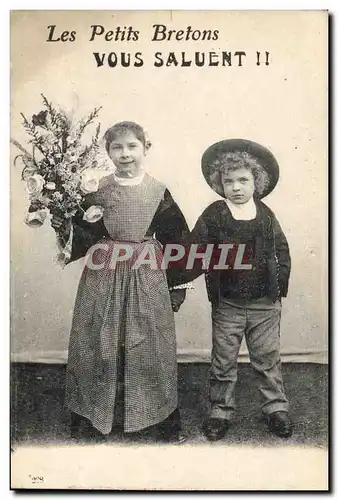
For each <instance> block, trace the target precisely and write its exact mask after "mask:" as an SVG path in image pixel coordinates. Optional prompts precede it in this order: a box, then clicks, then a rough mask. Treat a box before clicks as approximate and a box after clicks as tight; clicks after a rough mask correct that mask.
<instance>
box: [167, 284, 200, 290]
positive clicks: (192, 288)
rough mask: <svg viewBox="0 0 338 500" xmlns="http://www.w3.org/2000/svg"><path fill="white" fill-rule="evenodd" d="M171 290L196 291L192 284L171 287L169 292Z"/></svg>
mask: <svg viewBox="0 0 338 500" xmlns="http://www.w3.org/2000/svg"><path fill="white" fill-rule="evenodd" d="M171 290H195V287H194V285H192V284H191V283H183V284H182V285H175V286H171V287H169V291H171Z"/></svg>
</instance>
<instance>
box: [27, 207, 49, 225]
mask: <svg viewBox="0 0 338 500" xmlns="http://www.w3.org/2000/svg"><path fill="white" fill-rule="evenodd" d="M46 217H47V212H46V211H45V210H36V211H35V212H28V214H27V215H26V218H25V223H26V224H27V226H29V227H40V226H42V225H43V223H44V222H45V220H46Z"/></svg>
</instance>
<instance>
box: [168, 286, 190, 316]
mask: <svg viewBox="0 0 338 500" xmlns="http://www.w3.org/2000/svg"><path fill="white" fill-rule="evenodd" d="M186 293H187V291H186V290H185V289H177V290H170V300H171V307H172V310H173V311H174V312H178V311H179V309H180V307H181V305H182V304H183V302H184V300H185V296H186Z"/></svg>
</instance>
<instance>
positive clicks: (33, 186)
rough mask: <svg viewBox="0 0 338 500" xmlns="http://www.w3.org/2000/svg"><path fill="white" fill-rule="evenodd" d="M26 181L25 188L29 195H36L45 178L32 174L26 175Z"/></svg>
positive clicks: (39, 191) (40, 189)
mask: <svg viewBox="0 0 338 500" xmlns="http://www.w3.org/2000/svg"><path fill="white" fill-rule="evenodd" d="M26 182H27V190H28V192H29V194H30V195H31V196H37V195H38V194H40V193H41V191H42V188H43V186H44V184H45V180H44V178H43V177H42V175H40V174H34V175H31V176H30V177H27V179H26Z"/></svg>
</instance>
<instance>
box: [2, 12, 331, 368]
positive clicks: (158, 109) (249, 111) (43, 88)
mask: <svg viewBox="0 0 338 500" xmlns="http://www.w3.org/2000/svg"><path fill="white" fill-rule="evenodd" d="M93 24H100V25H103V26H104V28H105V30H106V31H108V30H115V29H116V27H117V26H120V27H122V28H123V27H124V26H126V27H127V28H128V27H129V26H132V27H133V29H134V30H137V31H139V33H140V36H139V40H138V41H129V42H114V41H105V40H104V39H103V37H97V38H96V39H95V40H94V41H92V42H89V38H90V35H91V25H93ZM154 24H164V25H166V26H167V28H168V29H175V30H180V29H183V30H186V28H187V27H188V26H191V27H192V28H193V29H195V30H197V29H199V30H204V29H211V30H218V31H219V37H218V40H216V41H186V42H184V41H163V42H155V41H151V37H152V34H153V28H152V26H153V25H154ZM50 25H56V33H57V32H58V33H57V34H58V35H59V36H60V34H61V32H62V31H65V30H68V31H72V30H75V31H76V40H75V41H74V42H61V41H59V42H46V39H47V37H48V32H49V30H48V29H47V27H48V26H50ZM300 34H301V36H300ZM11 45H12V46H11V136H12V138H15V139H16V140H18V141H19V142H21V143H22V144H25V141H26V139H27V136H26V134H25V132H24V130H23V127H22V125H21V123H22V118H21V115H20V112H23V113H24V114H25V115H26V116H27V117H31V116H32V114H34V113H35V114H36V113H38V112H39V111H40V110H42V109H43V107H42V101H41V96H40V93H43V94H44V95H45V96H46V97H47V98H48V99H49V100H51V101H52V103H53V104H55V105H60V106H61V107H63V108H66V109H67V110H70V109H71V108H72V106H74V103H76V99H78V107H77V109H76V112H75V116H78V117H81V116H85V115H87V114H89V113H90V111H91V110H92V109H93V108H94V107H99V106H102V110H101V112H100V116H99V121H100V122H101V125H102V130H103V131H104V130H106V129H107V128H108V127H109V126H111V125H113V124H114V123H116V122H118V121H121V120H133V121H136V122H138V123H140V124H141V125H142V126H144V127H145V129H146V130H147V132H148V134H149V138H150V140H151V141H152V144H153V147H152V149H151V150H150V153H149V156H148V163H147V169H148V172H149V173H150V174H151V175H154V176H155V177H156V178H157V179H159V180H161V181H163V182H165V183H166V185H167V186H168V188H169V190H170V191H171V193H172V195H173V196H174V198H175V200H176V201H177V203H178V204H179V206H180V208H181V210H182V211H183V213H184V215H185V216H186V219H187V222H188V224H189V226H190V228H192V227H193V225H194V223H195V221H196V219H197V217H198V216H199V215H200V213H201V212H202V210H203V209H204V208H205V207H206V206H207V205H208V204H210V203H211V202H212V201H214V200H216V199H218V196H217V195H216V194H215V193H214V192H213V191H212V190H211V189H210V188H209V187H208V185H207V184H206V182H205V181H204V178H203V176H202V173H201V167H200V160H201V156H202V154H203V152H204V151H205V149H206V148H207V147H208V146H209V145H210V144H212V143H214V142H216V141H219V140H221V139H226V138H235V137H237V138H246V139H250V140H253V141H257V142H259V143H261V144H263V145H264V146H266V147H268V148H269V149H271V151H272V152H273V153H274V155H275V156H276V158H277V160H278V162H279V165H280V180H279V183H278V184H277V187H276V188H275V190H274V191H273V192H272V193H271V194H270V195H269V196H268V197H267V198H266V199H265V200H264V201H265V202H266V203H267V204H268V205H269V207H270V208H271V209H272V210H273V211H274V212H275V214H276V216H277V218H278V219H279V221H280V223H281V225H282V228H283V230H284V232H285V234H286V237H287V238H288V241H289V245H290V251H291V257H292V273H291V280H290V286H289V295H288V297H287V298H286V299H284V300H283V315H282V324H281V345H282V349H281V350H282V354H283V358H284V359H293V360H299V361H306V360H309V361H314V360H316V361H325V352H326V349H327V301H328V297H327V278H328V276H327V134H328V131H327V15H326V13H324V12H305V11H304V12H291V11H289V12H288V11H285V12H250V13H249V12H245V11H244V12H221V13H220V12H182V11H181V12H175V11H174V12H170V11H167V12H166V11H162V12H161V11H159V12H147V11H144V12H114V13H112V12H105V11H97V12H95V11H79V12H76V11H73V12H71V11H69V12H66V11H64V12H62V11H45V12H43V11H40V12H34V11H31V12H30V11H27V12H14V13H13V14H12V27H11ZM183 51H185V52H186V58H189V57H190V58H191V57H193V56H194V53H195V52H196V51H199V52H206V53H208V52H210V51H214V52H216V53H220V52H222V51H227V52H232V54H234V52H236V51H244V52H246V56H245V58H244V60H243V65H242V66H239V65H238V57H235V56H234V55H233V57H232V66H222V65H219V66H214V67H209V66H204V67H196V66H195V65H194V63H192V65H191V66H190V67H180V66H177V67H175V66H174V65H171V66H168V67H167V66H163V67H160V68H156V67H154V65H153V64H154V53H155V52H162V54H163V55H165V54H168V53H169V52H175V53H176V55H177V57H178V60H179V61H180V58H181V53H182V52H183ZM257 51H260V52H261V54H262V55H261V59H262V63H261V64H260V65H259V66H258V65H257V64H256V52H257ZM265 51H268V52H269V63H270V64H269V65H265V64H264V57H265ZM93 52H99V53H101V52H105V53H106V54H109V53H110V52H116V53H117V54H120V53H121V52H128V53H129V52H130V53H131V54H134V53H135V52H141V53H142V58H143V60H144V65H143V66H142V67H138V68H135V67H132V66H131V67H127V68H124V67H121V66H120V65H118V66H117V67H115V68H113V67H109V66H108V65H106V64H104V65H103V66H102V67H100V68H98V67H97V65H96V62H95V59H94V56H93ZM132 59H133V56H132ZM76 96H77V97H76ZM92 131H94V127H93V128H92ZM27 147H28V146H27ZM17 153H18V151H16V150H15V148H14V147H13V148H12V158H11V162H12V163H11V274H12V277H11V328H12V337H11V350H12V359H13V360H14V361H47V362H48V361H51V362H65V360H66V357H67V343H68V336H69V331H70V325H71V319H72V311H73V306H74V300H75V294H76V290H77V285H78V281H79V277H80V273H81V269H82V265H83V264H82V261H78V262H75V263H72V264H70V265H68V266H66V268H65V269H61V268H60V267H59V266H58V265H57V264H56V263H55V261H54V259H55V256H56V254H57V247H56V240H55V233H54V231H53V229H52V228H51V227H50V225H49V223H46V224H45V225H44V226H43V227H42V228H40V229H31V228H29V227H28V226H26V225H25V224H24V222H23V221H24V218H25V215H26V213H27V209H28V204H29V201H28V195H27V193H26V191H25V184H24V182H22V181H21V179H20V176H21V165H20V161H18V162H17V164H16V166H13V159H14V157H15V155H16V154H17ZM194 286H195V289H194V290H189V291H188V293H187V299H186V302H185V303H184V304H183V306H182V308H181V310H180V311H179V313H178V314H176V325H177V338H178V352H179V359H180V360H208V359H209V356H210V347H211V319H210V306H209V302H208V301H207V296H206V291H205V287H204V279H203V277H202V278H199V279H198V280H196V281H195V282H194ZM241 352H242V353H243V355H244V356H243V359H245V353H246V348H245V345H243V348H242V351H241Z"/></svg>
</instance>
